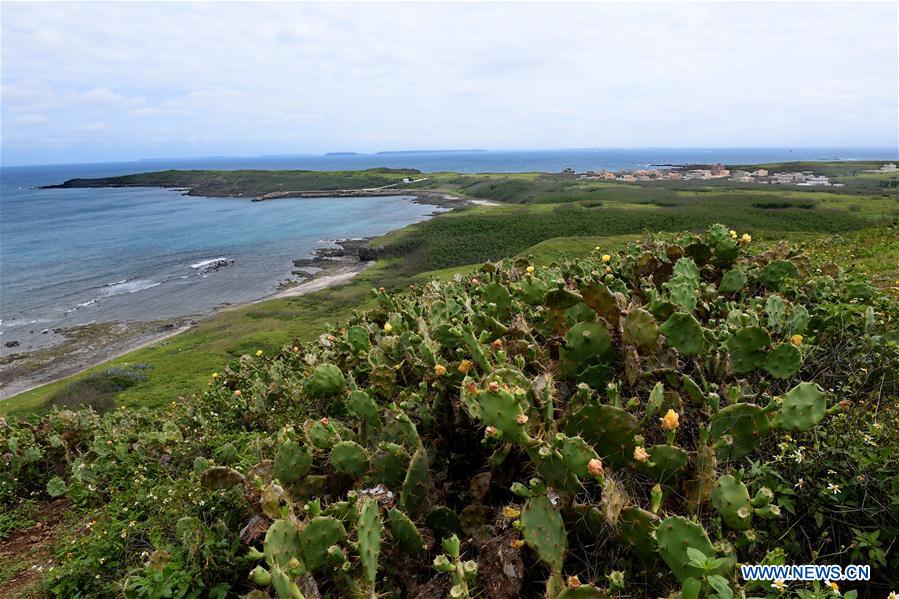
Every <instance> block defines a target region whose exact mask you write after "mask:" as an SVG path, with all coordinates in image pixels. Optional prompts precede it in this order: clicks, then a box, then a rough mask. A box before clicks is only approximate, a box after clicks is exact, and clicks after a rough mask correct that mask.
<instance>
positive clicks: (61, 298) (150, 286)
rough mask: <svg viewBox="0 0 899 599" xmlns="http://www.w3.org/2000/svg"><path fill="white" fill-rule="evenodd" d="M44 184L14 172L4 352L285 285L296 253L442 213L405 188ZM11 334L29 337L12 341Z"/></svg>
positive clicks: (0, 239)
mask: <svg viewBox="0 0 899 599" xmlns="http://www.w3.org/2000/svg"><path fill="white" fill-rule="evenodd" d="M73 176H74V175H73ZM66 178H68V177H66ZM44 182H46V181H36V180H35V179H34V178H33V177H32V178H28V177H25V178H23V177H12V176H9V173H8V172H4V176H3V188H2V200H0V202H2V204H0V281H2V285H0V318H2V322H0V331H2V335H0V350H2V351H3V352H4V353H10V352H12V351H21V350H23V349H28V348H29V347H34V346H36V345H40V344H42V342H43V341H46V342H49V341H50V340H51V339H52V338H53V336H52V335H46V334H45V335H42V331H44V330H46V329H53V328H57V327H65V326H72V325H77V324H86V323H92V322H106V321H115V320H121V321H128V320H155V319H160V318H166V317H174V316H186V315H192V314H201V313H205V312H208V311H210V310H212V309H214V308H216V307H218V306H222V305H225V304H229V303H230V304H236V303H243V302H248V301H252V300H255V299H258V298H260V297H264V296H266V295H268V294H270V293H272V292H273V291H275V290H276V288H277V286H278V283H279V282H280V281H282V280H284V279H285V278H287V277H288V276H290V273H291V270H293V263H292V261H293V260H294V259H296V258H304V257H311V256H312V254H313V252H314V250H315V249H316V248H319V247H326V246H333V245H334V244H333V243H331V241H333V240H336V239H353V238H359V237H367V236H374V235H381V234H384V233H386V232H388V231H390V230H393V229H396V228H399V227H402V226H405V225H407V224H410V223H414V222H418V221H420V220H422V219H425V218H427V216H428V215H429V214H431V213H433V212H434V211H435V208H434V207H433V206H428V205H422V204H417V203H414V202H412V201H411V199H410V198H403V197H395V198H331V199H329V198H316V199H294V200H278V201H271V202H259V203H253V202H250V201H249V200H248V199H245V198H243V199H241V198H200V197H193V196H190V197H188V196H183V195H182V194H181V193H180V192H178V191H172V190H165V189H151V188H135V189H46V190H37V189H33V185H35V184H40V183H44ZM216 258H229V259H233V260H234V263H233V264H232V265H231V266H228V267H225V268H221V269H219V270H216V271H212V272H203V269H202V268H201V265H202V263H203V262H205V261H208V260H213V259H216ZM11 340H17V341H19V342H20V346H19V347H17V348H14V349H8V348H6V347H5V342H7V341H11Z"/></svg>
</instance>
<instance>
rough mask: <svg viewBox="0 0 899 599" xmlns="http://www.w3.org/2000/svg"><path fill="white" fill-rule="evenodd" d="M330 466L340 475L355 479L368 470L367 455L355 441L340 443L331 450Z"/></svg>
mask: <svg viewBox="0 0 899 599" xmlns="http://www.w3.org/2000/svg"><path fill="white" fill-rule="evenodd" d="M331 465H332V466H334V470H337V471H338V472H340V473H341V474H346V475H348V476H352V477H353V478H357V477H359V476H362V475H363V474H365V471H366V470H368V454H367V453H365V448H363V447H362V446H361V445H359V444H358V443H356V442H355V441H341V442H340V443H336V444H335V445H334V447H332V448H331Z"/></svg>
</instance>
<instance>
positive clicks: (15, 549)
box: [0, 498, 71, 597]
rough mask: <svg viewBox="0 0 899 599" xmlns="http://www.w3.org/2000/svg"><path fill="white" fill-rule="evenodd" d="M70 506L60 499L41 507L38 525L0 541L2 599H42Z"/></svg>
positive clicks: (37, 513)
mask: <svg viewBox="0 0 899 599" xmlns="http://www.w3.org/2000/svg"><path fill="white" fill-rule="evenodd" d="M70 507H71V502H70V501H69V500H68V499H66V498H63V499H57V500H55V501H49V502H46V503H44V504H42V505H41V506H40V507H39V508H38V510H37V511H36V513H35V519H36V520H37V522H36V523H35V524H34V525H33V526H30V527H28V528H25V529H23V530H17V531H16V532H14V533H12V534H11V535H10V536H8V537H7V538H5V539H3V540H0V572H2V573H3V575H4V576H5V575H9V578H8V579H6V580H3V579H0V597H42V596H43V591H42V590H41V578H42V577H43V573H44V572H46V571H47V569H49V568H50V567H51V566H52V565H53V560H54V549H55V548H56V547H57V545H58V541H59V538H60V536H61V535H62V533H63V532H64V531H65V529H66V527H65V525H64V522H65V517H66V514H67V513H68V512H69V508H70Z"/></svg>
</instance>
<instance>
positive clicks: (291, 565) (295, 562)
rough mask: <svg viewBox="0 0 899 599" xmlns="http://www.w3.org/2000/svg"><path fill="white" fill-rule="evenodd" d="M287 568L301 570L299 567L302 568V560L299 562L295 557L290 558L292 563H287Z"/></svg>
mask: <svg viewBox="0 0 899 599" xmlns="http://www.w3.org/2000/svg"><path fill="white" fill-rule="evenodd" d="M287 567H288V568H299V567H300V560H298V559H297V558H295V557H292V558H290V561H289V562H287Z"/></svg>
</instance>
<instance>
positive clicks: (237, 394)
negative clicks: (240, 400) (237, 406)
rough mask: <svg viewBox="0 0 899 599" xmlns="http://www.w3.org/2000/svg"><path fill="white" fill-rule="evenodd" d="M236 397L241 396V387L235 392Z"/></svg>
mask: <svg viewBox="0 0 899 599" xmlns="http://www.w3.org/2000/svg"><path fill="white" fill-rule="evenodd" d="M234 397H240V389H238V390H237V391H235V392H234Z"/></svg>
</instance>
